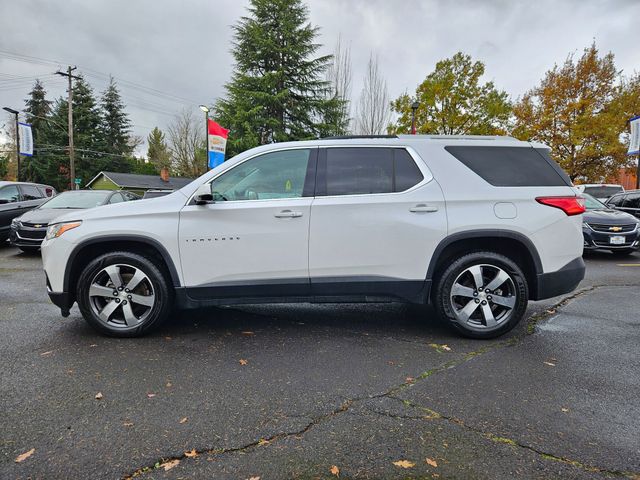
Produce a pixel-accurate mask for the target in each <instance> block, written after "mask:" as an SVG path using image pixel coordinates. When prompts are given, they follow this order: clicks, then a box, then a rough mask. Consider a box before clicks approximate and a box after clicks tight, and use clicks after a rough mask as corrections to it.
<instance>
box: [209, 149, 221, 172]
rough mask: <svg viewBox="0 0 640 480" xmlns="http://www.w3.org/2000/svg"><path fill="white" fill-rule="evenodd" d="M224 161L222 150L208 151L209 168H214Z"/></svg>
mask: <svg viewBox="0 0 640 480" xmlns="http://www.w3.org/2000/svg"><path fill="white" fill-rule="evenodd" d="M223 162H224V153H223V152H211V151H210V152H209V168H210V169H211V168H216V167H217V166H218V165H222V163H223Z"/></svg>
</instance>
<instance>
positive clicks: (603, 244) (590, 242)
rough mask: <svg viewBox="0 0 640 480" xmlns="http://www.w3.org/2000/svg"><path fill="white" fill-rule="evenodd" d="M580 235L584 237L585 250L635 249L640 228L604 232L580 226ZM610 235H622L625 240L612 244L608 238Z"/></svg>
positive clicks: (638, 243) (638, 241)
mask: <svg viewBox="0 0 640 480" xmlns="http://www.w3.org/2000/svg"><path fill="white" fill-rule="evenodd" d="M582 236H583V237H584V249H585V250H600V249H602V250H628V249H634V250H635V249H637V248H638V247H640V230H639V229H637V228H636V229H635V231H633V232H628V233H626V232H621V233H606V232H597V231H594V230H592V229H591V228H589V227H582ZM611 237H624V239H625V241H624V243H621V244H613V243H611V240H610V239H611Z"/></svg>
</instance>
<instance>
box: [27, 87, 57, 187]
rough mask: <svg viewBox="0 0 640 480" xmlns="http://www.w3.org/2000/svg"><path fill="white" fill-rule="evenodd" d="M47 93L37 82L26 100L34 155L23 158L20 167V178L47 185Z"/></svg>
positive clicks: (49, 109) (49, 102)
mask: <svg viewBox="0 0 640 480" xmlns="http://www.w3.org/2000/svg"><path fill="white" fill-rule="evenodd" d="M46 95H47V92H46V90H45V89H44V85H43V84H42V82H41V81H40V80H36V83H35V84H34V85H33V88H32V89H31V92H29V98H27V99H26V100H25V102H24V103H25V106H26V108H25V112H26V114H27V115H26V116H27V122H28V123H30V124H31V131H32V133H33V145H34V154H33V156H32V157H31V158H29V157H23V159H22V162H21V165H20V170H21V172H20V178H22V179H24V180H27V181H30V182H41V183H46V180H47V176H46V175H47V170H48V165H47V161H48V159H47V156H46V153H45V150H44V147H41V144H42V145H46V144H47V140H46V137H47V135H46V134H47V130H48V127H49V125H48V123H47V117H48V116H49V115H50V114H51V101H50V100H47V98H46ZM40 152H42V153H40Z"/></svg>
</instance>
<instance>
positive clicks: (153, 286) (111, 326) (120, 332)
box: [77, 252, 172, 337]
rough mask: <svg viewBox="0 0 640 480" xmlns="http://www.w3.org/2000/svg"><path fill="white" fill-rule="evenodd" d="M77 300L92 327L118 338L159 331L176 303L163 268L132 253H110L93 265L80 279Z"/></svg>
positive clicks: (83, 272) (88, 266)
mask: <svg viewBox="0 0 640 480" xmlns="http://www.w3.org/2000/svg"><path fill="white" fill-rule="evenodd" d="M77 300H78V306H79V307H80V311H81V312H82V316H83V317H84V319H85V320H86V321H87V323H89V325H91V326H92V327H93V328H95V329H96V330H98V331H100V332H101V333H104V334H106V335H111V336H115V337H137V336H141V335H144V334H146V333H148V332H149V331H151V330H152V329H155V328H157V327H158V326H159V325H160V324H161V323H162V322H163V321H164V320H165V319H166V317H167V316H168V314H169V312H170V310H171V303H172V302H171V292H170V290H169V284H168V282H167V280H166V278H165V276H164V275H163V273H162V271H161V270H160V268H158V266H157V265H156V264H155V263H154V262H153V261H152V260H151V259H149V258H147V257H144V256H142V255H138V254H135V253H130V252H113V253H107V254H105V255H102V256H100V257H98V258H96V259H95V260H94V261H92V262H91V263H89V264H88V265H87V266H86V267H85V268H84V270H83V271H82V274H81V275H80V278H79V279H78V288H77Z"/></svg>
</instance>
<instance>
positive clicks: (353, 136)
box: [320, 135, 398, 140]
mask: <svg viewBox="0 0 640 480" xmlns="http://www.w3.org/2000/svg"><path fill="white" fill-rule="evenodd" d="M363 138H398V136H397V135H337V136H334V137H322V138H320V140H354V139H355V140H357V139H363Z"/></svg>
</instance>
